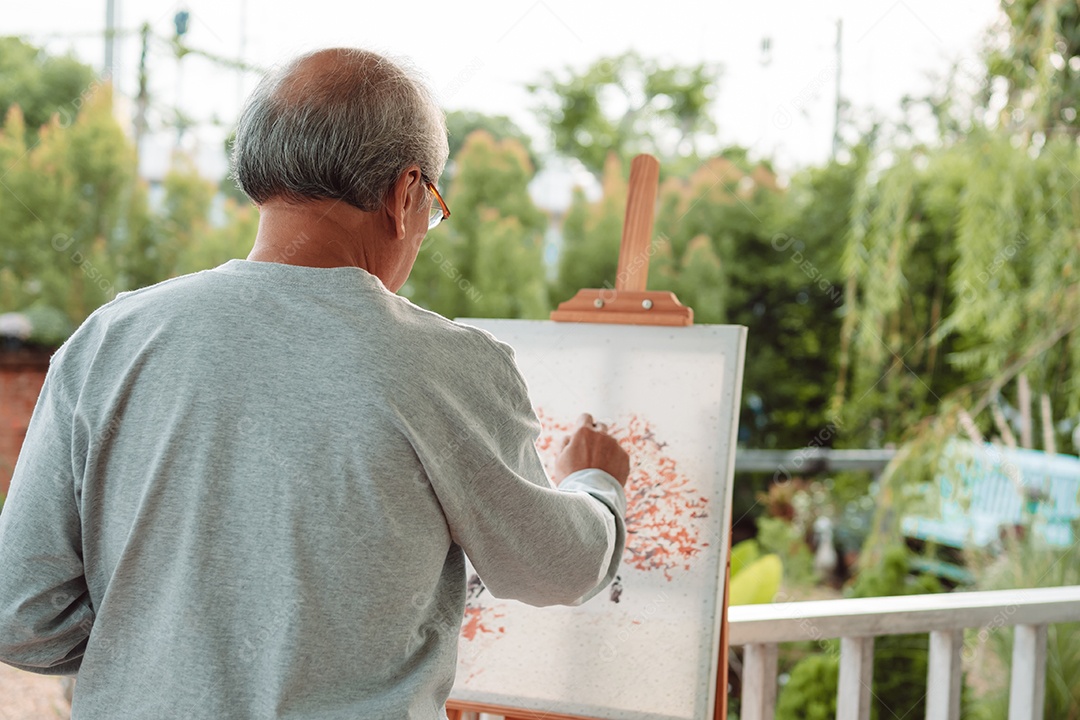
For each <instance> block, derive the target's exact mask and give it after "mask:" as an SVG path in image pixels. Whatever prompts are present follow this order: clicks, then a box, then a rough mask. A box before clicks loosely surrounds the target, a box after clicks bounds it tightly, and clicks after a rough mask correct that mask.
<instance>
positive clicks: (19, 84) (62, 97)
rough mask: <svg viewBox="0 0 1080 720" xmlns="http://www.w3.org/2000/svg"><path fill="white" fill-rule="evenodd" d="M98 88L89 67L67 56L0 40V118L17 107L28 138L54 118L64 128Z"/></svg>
mask: <svg viewBox="0 0 1080 720" xmlns="http://www.w3.org/2000/svg"><path fill="white" fill-rule="evenodd" d="M100 84H101V83H99V81H98V80H97V76H96V74H95V73H94V71H93V70H92V69H91V68H90V67H89V66H87V65H84V64H83V63H81V62H79V61H78V60H76V59H75V58H74V57H72V56H70V55H61V56H56V55H49V54H47V53H46V52H45V51H44V50H42V49H40V48H37V47H34V46H33V45H31V44H29V43H27V42H25V41H23V40H21V39H19V38H17V37H0V117H3V116H6V115H7V113H8V111H9V110H10V109H11V107H12V106H13V105H18V106H19V107H20V108H21V109H22V113H23V118H24V122H25V123H26V127H27V130H28V132H29V134H30V136H31V137H34V136H36V135H37V130H38V128H40V127H41V126H42V125H44V124H45V123H47V122H48V121H49V119H50V118H51V117H52V116H53V115H59V118H60V125H61V126H63V127H66V126H68V125H70V124H71V123H73V122H74V121H75V118H76V116H77V115H78V114H79V110H80V109H81V107H82V105H83V104H84V102H85V101H86V99H87V98H88V97H89V96H90V95H91V94H93V91H94V90H95V89H96V88H97V87H98V85H100Z"/></svg>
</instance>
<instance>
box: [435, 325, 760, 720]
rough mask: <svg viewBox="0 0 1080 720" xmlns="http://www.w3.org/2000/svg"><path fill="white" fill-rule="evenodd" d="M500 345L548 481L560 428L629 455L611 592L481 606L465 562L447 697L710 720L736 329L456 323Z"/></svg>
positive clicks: (738, 354) (485, 601) (482, 593)
mask: <svg viewBox="0 0 1080 720" xmlns="http://www.w3.org/2000/svg"><path fill="white" fill-rule="evenodd" d="M462 322H465V323H468V324H471V325H475V326H477V327H480V328H483V329H485V330H488V331H489V332H491V333H492V334H493V335H494V336H495V337H496V338H498V339H499V340H502V341H503V342H506V343H508V344H510V345H511V346H512V347H514V349H515V353H516V357H517V362H518V366H519V367H520V369H521V371H522V374H523V375H524V376H525V379H526V381H527V382H528V384H529V392H530V396H531V398H532V400H533V402H534V404H535V409H536V413H537V416H538V417H539V419H540V421H541V424H542V427H543V430H542V432H541V436H540V439H539V441H538V442H537V448H538V450H539V452H540V456H541V457H542V458H543V460H544V463H545V466H546V467H547V468H548V471H549V473H550V472H551V471H552V469H553V467H554V460H555V455H556V453H557V451H558V449H559V448H560V447H561V444H562V443H561V441H562V439H563V438H564V437H566V436H567V435H568V434H569V433H570V432H572V427H573V424H574V422H575V420H576V418H577V417H578V416H579V415H580V414H581V413H582V412H589V413H592V415H593V416H594V417H595V418H596V419H597V420H598V421H600V422H603V423H605V424H607V426H608V428H609V432H610V433H611V434H612V435H614V436H615V437H616V438H617V439H618V440H619V442H620V444H621V445H622V446H623V448H624V449H626V450H627V452H628V453H629V454H630V459H631V473H630V478H629V481H628V483H627V488H626V489H627V518H626V523H627V543H626V550H625V552H624V554H623V561H622V567H621V569H620V572H619V575H618V577H617V578H616V580H615V582H614V583H613V584H612V585H611V586H610V587H609V588H607V589H606V590H605V591H603V592H602V593H600V594H599V595H597V596H595V597H593V598H592V599H591V600H589V601H588V602H586V603H584V604H583V605H581V606H578V607H552V608H534V607H530V606H527V605H524V604H522V603H519V602H516V601H512V600H500V599H497V598H493V597H492V596H491V595H490V593H487V592H486V589H485V588H484V586H483V582H482V580H481V579H480V578H479V577H477V576H476V575H475V574H474V571H473V570H472V568H471V566H470V567H469V570H468V572H469V589H468V600H467V605H466V614H465V620H464V623H463V627H462V633H461V637H460V641H459V652H458V674H457V682H456V684H455V686H454V690H453V693H452V695H451V697H452V698H454V699H458V700H468V701H473V702H481V703H489V704H496V705H506V706H511V707H516V708H525V709H533V710H544V711H548V712H561V713H567V714H577V715H583V716H587V717H595V718H624V719H629V720H660V719H661V718H663V719H665V720H671V719H674V718H679V719H681V720H707V719H708V718H711V716H712V711H713V705H714V702H715V700H714V698H715V695H714V693H715V683H716V676H717V662H718V650H719V631H720V611H721V602H722V597H723V595H722V593H723V582H724V568H725V559H726V556H727V542H728V536H727V530H726V528H727V527H728V526H729V525H730V502H731V480H732V473H733V468H734V450H735V448H734V443H735V433H736V430H737V423H738V408H739V398H740V390H741V387H740V386H741V381H742V362H743V352H744V345H745V332H746V331H745V329H744V328H742V327H736V326H710V325H698V326H692V327H686V328H662V327H643V326H628V325H599V324H579V323H552V322H533V321H516V320H464V321H462Z"/></svg>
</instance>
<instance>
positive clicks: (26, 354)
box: [0, 348, 52, 495]
mask: <svg viewBox="0 0 1080 720" xmlns="http://www.w3.org/2000/svg"><path fill="white" fill-rule="evenodd" d="M50 355H52V351H51V350H37V349H26V348H20V349H17V350H4V349H0V494H3V495H7V491H8V485H9V484H10V482H11V474H12V472H14V470H15V461H16V460H17V459H18V458H19V448H21V447H22V441H23V438H24V437H25V436H26V428H27V427H28V426H29V425H30V416H31V415H32V414H33V412H34V405H35V403H37V398H38V394H40V393H41V386H42V384H44V382H45V373H46V372H47V371H48V369H49V356H50Z"/></svg>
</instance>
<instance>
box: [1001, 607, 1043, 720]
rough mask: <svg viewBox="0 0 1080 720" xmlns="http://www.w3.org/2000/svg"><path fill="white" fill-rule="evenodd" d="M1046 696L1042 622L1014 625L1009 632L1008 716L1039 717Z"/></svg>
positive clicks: (1015, 719) (1032, 719) (1031, 719)
mask: <svg viewBox="0 0 1080 720" xmlns="http://www.w3.org/2000/svg"><path fill="white" fill-rule="evenodd" d="M1045 700H1046V625H1017V626H1016V630H1015V631H1014V635H1013V655H1012V682H1011V684H1010V685H1009V720H1042V717H1043V703H1044V702H1045Z"/></svg>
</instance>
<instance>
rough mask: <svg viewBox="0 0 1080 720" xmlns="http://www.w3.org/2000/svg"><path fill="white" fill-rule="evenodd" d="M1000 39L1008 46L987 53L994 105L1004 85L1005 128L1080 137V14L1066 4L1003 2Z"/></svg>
mask: <svg viewBox="0 0 1080 720" xmlns="http://www.w3.org/2000/svg"><path fill="white" fill-rule="evenodd" d="M1001 14H1002V18H1001V21H1000V22H999V27H998V30H999V34H1000V35H1002V36H1004V38H1005V39H1006V42H1005V43H1001V44H1000V45H996V46H993V47H992V49H991V50H989V51H988V52H987V74H988V76H989V79H988V82H987V83H986V86H985V88H984V91H983V92H984V98H983V100H984V103H985V104H989V98H990V96H991V95H992V94H993V92H994V89H995V86H996V81H999V80H1000V81H1004V84H1005V87H1006V95H1007V99H1006V103H1005V105H1004V108H1003V109H1002V111H1001V114H1000V119H1001V123H1002V125H1003V126H1005V127H1007V128H1009V129H1010V130H1011V131H1015V132H1020V133H1022V134H1023V135H1026V136H1027V137H1030V136H1031V134H1032V133H1033V132H1042V133H1044V134H1053V133H1056V132H1063V133H1065V134H1067V135H1070V136H1072V137H1076V135H1077V134H1078V132H1080V118H1078V117H1077V110H1078V107H1080V8H1078V6H1077V4H1076V3H1075V2H1067V1H1066V0H1002V3H1001Z"/></svg>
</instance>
